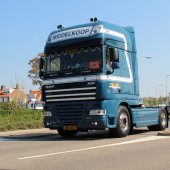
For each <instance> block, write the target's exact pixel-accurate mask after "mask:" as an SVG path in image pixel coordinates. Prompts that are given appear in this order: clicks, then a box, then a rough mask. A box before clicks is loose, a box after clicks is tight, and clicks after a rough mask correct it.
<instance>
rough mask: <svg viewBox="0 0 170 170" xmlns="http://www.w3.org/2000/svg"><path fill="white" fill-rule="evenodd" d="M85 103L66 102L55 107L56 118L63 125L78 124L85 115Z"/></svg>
mask: <svg viewBox="0 0 170 170" xmlns="http://www.w3.org/2000/svg"><path fill="white" fill-rule="evenodd" d="M85 109H86V108H85V103H84V102H76V103H75V102H64V103H60V104H56V105H55V118H56V119H57V121H59V122H60V123H62V124H74V125H76V124H78V123H80V122H81V121H82V120H83V118H84V115H85Z"/></svg>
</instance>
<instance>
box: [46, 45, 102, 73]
mask: <svg viewBox="0 0 170 170" xmlns="http://www.w3.org/2000/svg"><path fill="white" fill-rule="evenodd" d="M101 68H102V47H101V46H92V47H84V48H78V49H68V50H63V51H56V52H55V53H51V54H49V55H48V56H47V57H46V59H45V74H48V75H60V74H78V73H90V72H100V71H101Z"/></svg>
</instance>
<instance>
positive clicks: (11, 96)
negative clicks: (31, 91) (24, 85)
mask: <svg viewBox="0 0 170 170" xmlns="http://www.w3.org/2000/svg"><path fill="white" fill-rule="evenodd" d="M12 101H17V102H18V103H20V102H22V103H23V104H24V103H26V101H27V95H26V94H25V93H24V91H23V89H21V88H20V86H19V84H16V87H15V88H5V86H1V88H0V102H12Z"/></svg>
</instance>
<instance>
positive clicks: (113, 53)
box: [109, 47, 119, 62]
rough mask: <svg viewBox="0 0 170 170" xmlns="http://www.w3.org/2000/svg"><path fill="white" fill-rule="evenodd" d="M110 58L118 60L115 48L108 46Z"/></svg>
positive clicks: (114, 60)
mask: <svg viewBox="0 0 170 170" xmlns="http://www.w3.org/2000/svg"><path fill="white" fill-rule="evenodd" d="M109 54H110V59H111V61H113V62H119V53H118V50H117V48H113V47H111V48H109Z"/></svg>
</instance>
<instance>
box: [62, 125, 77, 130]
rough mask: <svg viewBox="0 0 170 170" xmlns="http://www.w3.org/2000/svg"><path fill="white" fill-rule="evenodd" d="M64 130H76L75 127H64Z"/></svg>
mask: <svg viewBox="0 0 170 170" xmlns="http://www.w3.org/2000/svg"><path fill="white" fill-rule="evenodd" d="M64 130H77V127H76V126H70V125H69V126H64Z"/></svg>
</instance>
